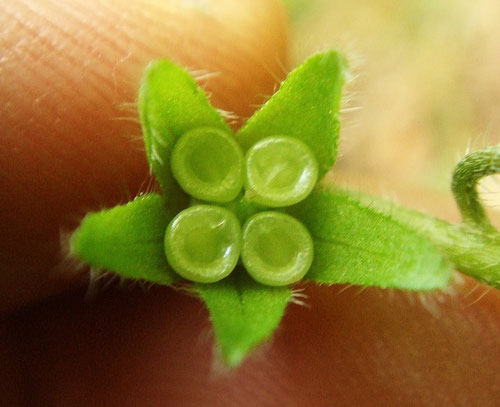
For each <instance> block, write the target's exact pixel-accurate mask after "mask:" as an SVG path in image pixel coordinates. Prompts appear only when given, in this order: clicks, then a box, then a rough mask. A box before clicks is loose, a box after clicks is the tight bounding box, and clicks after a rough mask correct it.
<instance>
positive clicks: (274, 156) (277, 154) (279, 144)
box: [245, 136, 318, 207]
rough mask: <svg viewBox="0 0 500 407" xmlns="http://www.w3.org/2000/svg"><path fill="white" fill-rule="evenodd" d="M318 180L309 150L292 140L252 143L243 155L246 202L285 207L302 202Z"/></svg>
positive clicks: (275, 137) (280, 137)
mask: <svg viewBox="0 0 500 407" xmlns="http://www.w3.org/2000/svg"><path fill="white" fill-rule="evenodd" d="M317 179H318V163H317V160H316V158H315V156H314V153H313V152H312V151H311V149H310V148H309V147H308V146H307V145H306V144H305V143H303V142H302V141H300V140H299V139H296V138H292V137H285V136H273V137H268V138H265V139H263V140H260V141H259V142H257V143H256V144H254V145H253V146H252V147H251V148H250V149H249V150H248V151H247V153H246V156H245V188H246V191H247V194H248V196H249V199H251V200H254V201H255V202H257V203H259V204H262V205H267V206H270V207H284V206H290V205H293V204H296V203H297V202H300V201H302V200H303V199H305V197H306V196H307V195H309V193H310V192H311V191H312V189H313V188H314V185H316V181H317Z"/></svg>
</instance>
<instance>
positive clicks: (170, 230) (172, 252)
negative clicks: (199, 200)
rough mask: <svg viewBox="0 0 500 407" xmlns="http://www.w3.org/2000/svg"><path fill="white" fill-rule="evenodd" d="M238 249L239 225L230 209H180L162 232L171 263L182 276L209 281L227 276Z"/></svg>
mask: <svg viewBox="0 0 500 407" xmlns="http://www.w3.org/2000/svg"><path fill="white" fill-rule="evenodd" d="M240 250H241V228H240V223H239V222H238V219H237V218H236V216H235V215H234V214H233V213H232V212H231V211H229V210H227V209H224V208H220V207H218V206H212V205H197V206H192V207H190V208H188V209H185V210H183V211H182V212H180V213H179V214H178V215H177V216H176V217H175V218H174V219H173V220H172V221H171V222H170V224H169V225H168V227H167V231H166V233H165V253H166V255H167V261H168V263H169V264H170V266H171V267H172V268H173V269H174V270H175V271H176V272H177V273H178V274H180V275H181V276H182V277H184V278H186V279H188V280H191V281H196V282H200V283H212V282H215V281H219V280H221V279H223V278H224V277H226V276H228V275H229V274H230V273H231V271H233V269H234V268H235V266H236V264H237V262H238V258H239V255H240Z"/></svg>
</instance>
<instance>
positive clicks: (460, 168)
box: [361, 145, 500, 288]
mask: <svg viewBox="0 0 500 407" xmlns="http://www.w3.org/2000/svg"><path fill="white" fill-rule="evenodd" d="M499 172H500V145H498V146H495V147H488V148H485V149H483V150H480V151H477V152H474V153H472V154H469V155H467V156H466V157H465V158H464V159H463V160H462V161H461V162H460V163H459V164H458V165H457V167H456V169H455V172H454V175H453V181H452V190H453V194H454V196H455V200H456V201H457V205H458V207H459V209H460V212H461V214H462V218H463V221H464V222H463V223H461V224H453V223H449V222H446V221H444V220H441V219H437V218H435V217H433V216H430V215H427V214H424V213H421V212H418V211H415V210H412V209H408V208H404V207H401V206H398V205H395V204H394V203H392V202H389V201H385V200H382V199H379V198H374V197H369V196H362V197H361V200H362V201H363V202H365V203H366V204H367V205H370V206H371V207H374V208H376V209H378V210H381V211H382V212H384V213H387V214H389V215H391V216H392V217H393V218H395V219H396V220H398V221H399V222H401V223H404V224H406V225H407V226H409V227H411V228H412V229H414V230H417V231H418V232H420V233H421V234H423V235H425V236H426V237H427V238H428V239H429V240H430V241H431V242H432V243H433V244H434V245H435V246H436V247H437V248H438V250H440V251H441V253H442V254H443V256H445V257H446V258H447V259H448V260H449V261H450V262H451V263H452V264H453V265H454V266H455V268H456V269H457V270H459V271H461V272H463V273H465V274H468V275H470V276H472V277H474V278H476V279H477V280H480V281H482V282H485V283H487V284H489V285H492V286H494V287H497V288H500V233H499V232H498V231H497V230H496V229H495V227H494V226H493V225H492V224H491V222H490V220H489V219H488V217H487V215H486V211H485V210H484V208H483V206H482V205H481V202H480V200H479V195H478V193H477V184H478V182H479V180H480V179H481V178H483V177H486V176H488V175H493V174H496V173H499Z"/></svg>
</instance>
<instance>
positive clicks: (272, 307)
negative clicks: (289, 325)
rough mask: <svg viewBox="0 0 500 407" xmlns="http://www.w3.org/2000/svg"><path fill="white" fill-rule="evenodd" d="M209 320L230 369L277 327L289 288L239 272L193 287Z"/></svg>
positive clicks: (289, 293) (237, 270)
mask: <svg viewBox="0 0 500 407" xmlns="http://www.w3.org/2000/svg"><path fill="white" fill-rule="evenodd" d="M195 288H196V290H197V292H198V294H199V295H200V297H201V298H202V300H203V301H204V302H205V304H206V306H207V308H208V310H209V312H210V318H211V320H212V323H213V326H214V330H215V337H216V341H217V344H218V346H219V348H220V350H221V353H222V357H223V359H224V361H225V362H226V363H227V364H228V365H229V366H232V367H234V366H237V365H239V364H240V363H241V362H242V361H243V359H244V358H245V356H246V355H247V354H248V353H249V352H250V351H251V350H252V349H253V348H254V347H255V346H257V345H258V344H259V343H261V342H262V341H264V340H265V339H267V338H269V337H270V336H271V334H272V333H273V332H274V330H275V329H276V328H277V327H278V325H279V323H280V321H281V318H282V317H283V314H284V312H285V308H286V305H287V303H288V301H289V299H290V296H291V291H290V289H289V288H288V287H268V286H264V285H262V284H259V283H256V282H255V281H254V280H252V279H251V278H250V277H249V276H248V275H247V274H246V273H245V272H244V271H243V270H242V269H236V270H235V271H233V273H232V274H231V275H230V276H229V277H227V278H226V279H224V280H222V281H219V282H217V283H214V284H196V285H195Z"/></svg>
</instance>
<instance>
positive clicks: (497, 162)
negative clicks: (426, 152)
mask: <svg viewBox="0 0 500 407" xmlns="http://www.w3.org/2000/svg"><path fill="white" fill-rule="evenodd" d="M499 172H500V145H497V146H494V147H488V148H485V149H483V150H480V151H476V152H474V153H471V154H469V155H467V156H465V158H464V159H463V160H462V161H460V162H459V163H458V165H457V167H456V168H455V172H454V173H453V181H452V184H451V188H452V191H453V194H454V195H455V200H456V202H457V205H458V208H459V209H460V212H461V213H462V218H463V221H464V222H465V223H469V224H471V225H472V226H476V227H479V228H481V229H483V230H485V231H489V232H492V231H494V230H495V228H494V227H493V225H492V224H491V222H490V221H489V219H488V217H487V216H486V212H485V210H484V208H483V206H482V205H481V202H480V200H479V195H478V192H477V184H478V182H479V181H480V180H481V179H482V178H484V177H487V176H488V175H493V174H497V173H499Z"/></svg>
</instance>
